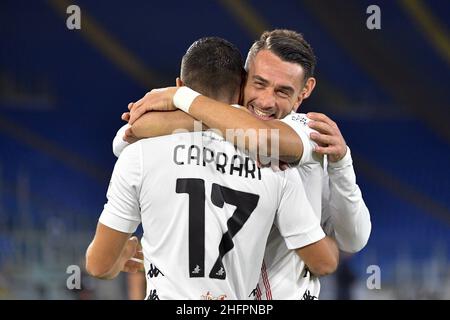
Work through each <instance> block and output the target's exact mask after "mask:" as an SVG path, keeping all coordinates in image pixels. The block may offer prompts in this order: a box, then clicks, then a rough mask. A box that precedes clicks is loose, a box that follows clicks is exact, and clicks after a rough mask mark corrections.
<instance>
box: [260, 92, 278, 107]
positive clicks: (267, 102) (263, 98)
mask: <svg viewBox="0 0 450 320" xmlns="http://www.w3.org/2000/svg"><path fill="white" fill-rule="evenodd" d="M258 98H259V99H258V102H259V103H258V104H259V105H258V107H259V108H261V109H264V110H268V109H273V108H275V103H276V100H275V92H274V90H273V89H272V88H266V89H265V90H263V92H260V94H259V97H258Z"/></svg>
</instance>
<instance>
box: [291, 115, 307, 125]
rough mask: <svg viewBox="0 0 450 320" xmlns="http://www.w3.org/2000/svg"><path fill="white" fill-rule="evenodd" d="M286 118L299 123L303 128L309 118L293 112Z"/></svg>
mask: <svg viewBox="0 0 450 320" xmlns="http://www.w3.org/2000/svg"><path fill="white" fill-rule="evenodd" d="M288 117H289V118H290V119H291V120H292V121H296V122H299V123H301V124H303V125H304V126H306V124H307V123H308V122H309V121H310V120H309V118H308V117H307V116H306V114H304V113H295V112H293V113H291V114H289V115H288Z"/></svg>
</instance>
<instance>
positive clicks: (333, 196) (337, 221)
mask: <svg viewBox="0 0 450 320" xmlns="http://www.w3.org/2000/svg"><path fill="white" fill-rule="evenodd" d="M347 153H348V154H347V155H346V156H345V157H344V159H343V162H341V164H339V165H338V166H336V165H331V166H330V164H329V166H328V173H329V177H330V184H329V187H330V200H329V201H330V202H329V203H330V207H329V208H330V216H331V217H330V219H331V224H332V228H333V231H334V234H335V237H336V241H337V242H338V244H339V248H340V249H341V250H342V251H346V252H357V251H360V250H361V249H362V248H364V246H365V245H366V243H367V241H368V239H369V236H370V232H371V222H370V213H369V210H368V208H367V206H366V204H365V202H364V200H363V197H362V193H361V190H360V189H359V187H358V185H357V184H356V175H355V172H354V169H353V165H352V160H351V157H350V149H348V150H347Z"/></svg>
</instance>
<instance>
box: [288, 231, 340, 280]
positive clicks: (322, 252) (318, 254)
mask: <svg viewBox="0 0 450 320" xmlns="http://www.w3.org/2000/svg"><path fill="white" fill-rule="evenodd" d="M295 251H296V252H297V254H298V255H299V257H300V258H301V259H302V260H303V261H304V262H305V264H306V265H307V266H308V269H309V271H311V273H312V274H314V275H316V276H319V277H320V276H326V275H329V274H331V273H333V272H334V271H336V268H337V266H338V263H339V249H338V246H337V243H336V241H335V240H334V239H333V238H330V237H328V236H326V237H325V238H323V239H321V240H319V241H317V242H315V243H313V244H310V245H307V246H305V247H303V248H299V249H296V250H295Z"/></svg>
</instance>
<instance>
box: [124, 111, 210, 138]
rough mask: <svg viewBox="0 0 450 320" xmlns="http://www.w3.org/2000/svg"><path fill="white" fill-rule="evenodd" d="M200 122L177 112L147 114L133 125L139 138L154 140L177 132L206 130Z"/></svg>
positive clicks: (134, 131)
mask: <svg viewBox="0 0 450 320" xmlns="http://www.w3.org/2000/svg"><path fill="white" fill-rule="evenodd" d="M206 128H207V127H206V126H203V125H202V123H201V122H200V121H197V122H196V121H195V119H194V118H192V117H191V116H190V115H188V114H187V113H184V112H183V111H180V110H177V111H172V112H160V111H152V112H147V113H145V114H144V115H143V116H141V117H140V118H139V119H137V120H136V122H134V123H133V124H132V125H131V130H132V132H133V134H134V135H135V136H136V137H137V138H152V137H159V136H164V135H169V134H172V133H176V132H181V131H184V132H192V131H200V130H202V129H206Z"/></svg>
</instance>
